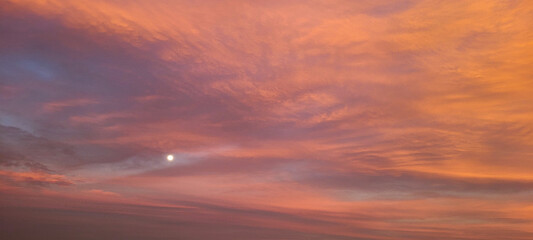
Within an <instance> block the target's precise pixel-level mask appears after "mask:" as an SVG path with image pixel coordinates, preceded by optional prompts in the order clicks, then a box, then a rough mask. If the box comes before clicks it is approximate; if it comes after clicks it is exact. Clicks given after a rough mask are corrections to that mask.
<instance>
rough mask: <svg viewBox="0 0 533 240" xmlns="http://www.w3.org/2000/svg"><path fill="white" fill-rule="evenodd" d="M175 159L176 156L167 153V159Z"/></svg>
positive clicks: (170, 160)
mask: <svg viewBox="0 0 533 240" xmlns="http://www.w3.org/2000/svg"><path fill="white" fill-rule="evenodd" d="M172 160H174V156H172V154H169V155H167V161H169V162H172Z"/></svg>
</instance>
